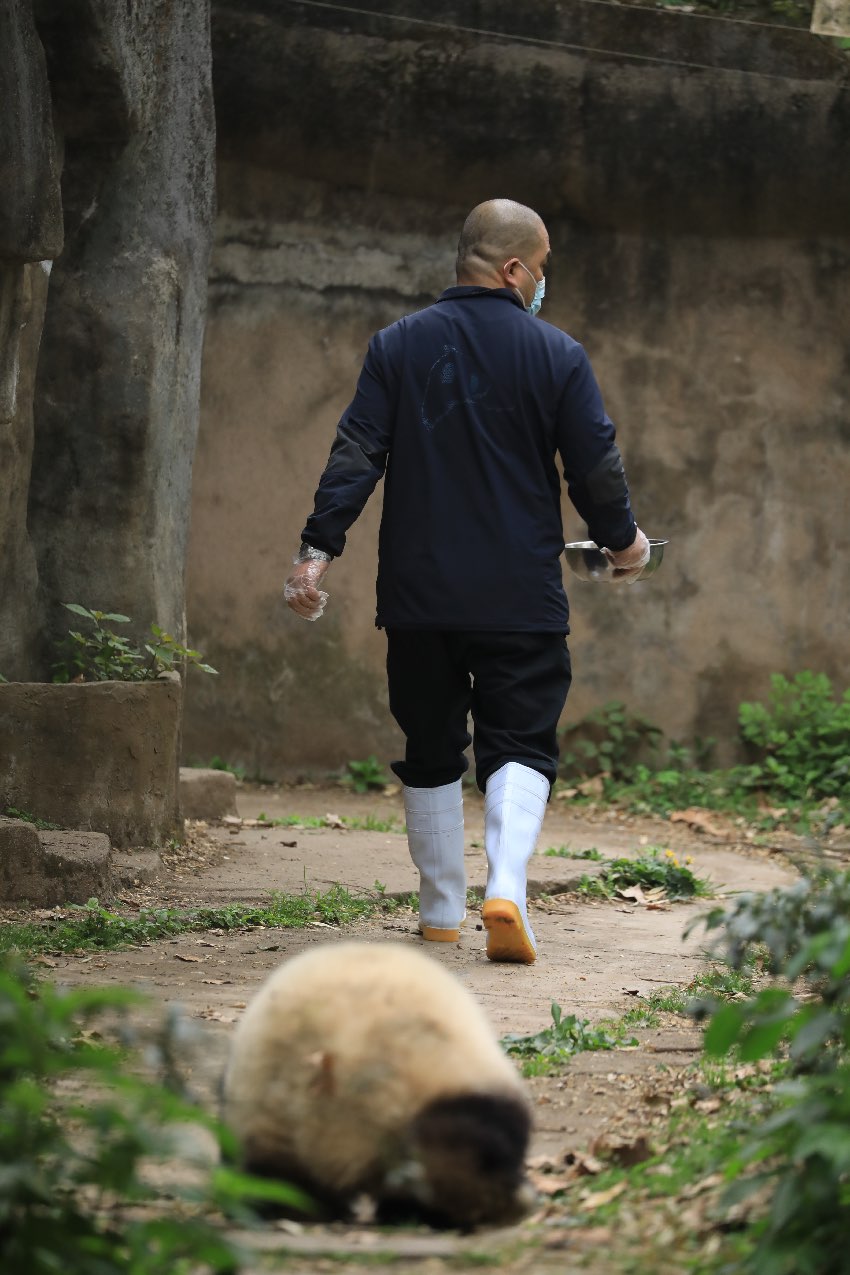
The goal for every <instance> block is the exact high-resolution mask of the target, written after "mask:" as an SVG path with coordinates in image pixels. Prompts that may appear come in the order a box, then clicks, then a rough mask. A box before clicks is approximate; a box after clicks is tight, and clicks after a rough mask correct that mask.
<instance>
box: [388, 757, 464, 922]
mask: <svg viewBox="0 0 850 1275" xmlns="http://www.w3.org/2000/svg"><path fill="white" fill-rule="evenodd" d="M403 791H404V813H405V820H406V823H407V844H408V846H409V847H410V857H411V859H412V860H413V862H414V863H415V865H416V867H417V868H418V869H419V929H420V931H421V932H422V936H423V938H426V939H430V940H432V941H433V942H436V943H456V942H457V941H458V939H459V938H460V927H461V925H462V924H463V921H464V918H465V917H466V870H465V868H464V862H463V792H462V789H461V783H460V780H459V779H456V780H455V782H454V783H453V784H442V785H441V786H440V787H439V788H408V787H407V786H406V785H405V786H404V789H403Z"/></svg>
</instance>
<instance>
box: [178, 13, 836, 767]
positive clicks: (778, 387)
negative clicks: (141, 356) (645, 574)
mask: <svg viewBox="0 0 850 1275" xmlns="http://www.w3.org/2000/svg"><path fill="white" fill-rule="evenodd" d="M377 7H379V8H382V9H384V10H385V11H387V12H389V11H393V12H395V13H396V14H402V13H404V12H405V11H407V12H409V13H411V14H416V13H418V12H421V6H419V7H417V6H415V5H412V4H411V5H405V4H404V3H403V2H402V0H396V3H393V4H389V3H387V4H383V5H379V6H377ZM563 9H564V7H563V6H560V7H559V6H553V5H550V4H547V3H544V0H535V2H533V3H528V4H525V5H523V6H522V7H521V9H519V10H518V9H517V6H515V5H509V4H507V3H504V4H502V3H498V2H494V3H493V4H492V5H488V6H487V23H486V25H487V27H488V28H489V29H490V31H491V32H493V31H497V30H499V29H500V24H501V30H503V31H504V32H506V33H509V35H510V36H511V38H501V37H499V36H498V35H494V34H490V35H487V36H483V35H476V34H474V33H473V32H471V31H469V30H467V31H461V32H458V31H457V30H455V31H452V30H443V29H442V28H439V27H430V26H423V25H409V24H405V23H404V22H397V21H390V20H388V19H386V18H383V19H367V18H357V17H355V16H353V15H350V14H349V15H345V16H344V26H343V25H342V23H343V15H339V14H336V15H334V14H332V13H330V12H329V11H326V10H318V9H317V10H310V9H309V8H304V9H301V8H300V7H296V6H291V5H288V4H282V3H276V2H274V0H267V2H266V3H265V4H256V3H255V4H253V5H251V6H250V7H248V6H246V7H245V8H244V10H243V11H242V12H240V13H239V14H235V11H234V9H233V7H232V6H231V7H225V6H220V7H219V8H218V10H217V9H216V7H215V6H214V10H213V41H214V43H213V49H214V85H215V92H216V106H217V118H218V130H219V206H220V212H219V223H218V233H217V244H216V248H215V252H214V260H213V273H212V280H211V291H210V311H209V314H208V327H207V336H206V350H205V358H204V369H203V377H202V422H201V431H200V439H199V449H198V454H197V457H196V466H195V480H194V483H195V485H194V495H193V507H192V531H191V543H190V559H189V627H190V633H191V637H192V640H193V642H194V643H195V644H196V645H198V646H200V647H201V648H202V649H203V650H204V651H205V652H206V654H207V656H208V657H209V658H210V659H211V660H212V662H213V663H214V664H215V665H216V666H217V667H219V668H220V669H221V672H222V677H221V678H220V679H217V680H215V681H213V680H212V679H205V680H203V681H201V680H200V679H198V678H195V679H190V685H189V693H188V707H187V716H186V722H185V751H186V753H187V755H188V756H190V757H193V758H198V759H203V758H209V757H210V756H211V755H213V754H214V753H218V754H220V755H222V756H225V757H227V758H228V760H230V761H233V762H237V761H238V762H241V763H242V764H245V765H247V766H248V767H249V768H251V769H255V770H259V771H261V772H263V773H266V774H270V775H273V776H274V775H278V774H281V773H283V772H285V771H289V770H292V769H295V770H298V769H301V770H309V769H311V768H315V769H321V768H327V767H330V766H334V765H338V764H339V763H341V762H342V761H344V760H345V759H347V758H351V757H362V756H364V755H366V754H367V753H369V752H372V751H375V752H377V753H378V754H379V755H382V756H384V757H390V756H395V755H397V753H398V748H399V735H398V732H397V731H396V729H395V727H394V724H393V723H392V721H391V719H390V718H389V714H388V712H387V708H386V692H385V687H384V672H383V654H384V639H383V635H382V634H380V633H378V632H376V631H375V629H374V627H373V619H374V574H375V548H376V537H377V527H378V522H379V517H380V489H379V491H378V492H376V494H375V496H374V497H373V500H372V502H371V504H370V506H369V507H368V508H367V510H366V512H365V514H364V515H363V517H362V518H361V520H360V521H359V523H358V524H356V526H355V527H354V529H353V531H352V534H351V536H350V540H349V546H348V548H347V549H346V553H345V555H344V557H343V558H342V559H341V560H340V561H339V562H338V563H336V564H335V565H334V566H333V568H332V571H331V574H330V576H329V580H328V586H329V590H330V592H331V604H330V606H329V608H328V610H327V611H326V613H325V615H324V617H323V618H322V619H321V621H319V623H318V624H315V625H308V624H305V623H304V622H303V621H300V620H298V619H297V618H296V617H294V616H292V615H291V614H290V613H288V612H287V611H286V609H285V608H284V606H283V604H282V601H281V585H282V581H283V579H284V578H285V576H286V574H287V571H288V566H289V561H290V558H291V554H292V552H293V550H294V548H295V547H296V546H297V543H298V533H299V531H300V529H301V527H302V525H303V522H304V519H305V517H306V514H307V513H308V512H309V509H310V507H311V502H312V493H313V490H314V488H315V484H316V481H317V479H318V476H319V473H320V471H321V468H322V466H323V464H324V461H325V458H326V455H327V451H328V448H329V446H330V442H331V439H332V436H333V430H334V427H335V424H336V421H337V419H338V416H339V414H340V412H341V410H342V409H343V407H344V406H345V404H346V402H347V401H348V399H349V398H350V396H351V393H352V391H353V387H354V383H355V380H356V376H357V372H358V370H359V366H360V362H361V359H362V356H363V353H364V351H365V348H366V344H367V341H368V338H369V336H370V335H371V333H372V332H373V331H374V330H375V329H376V328H378V327H381V326H383V325H385V324H387V323H389V322H392V321H393V320H394V319H395V318H397V317H398V316H399V315H401V314H404V313H406V312H408V311H410V310H412V309H416V308H419V307H421V306H423V305H426V304H428V302H429V301H430V300H431V299H432V298H433V297H434V296H436V295H437V294H438V293H439V292H440V291H441V290H442V288H443V287H445V286H447V285H449V284H451V283H452V282H453V274H452V265H453V259H454V247H455V243H456V239H457V233H458V230H459V228H460V224H461V222H462V220H463V217H464V216H465V214H466V212H467V211H468V210H469V208H470V207H471V206H472V205H473V204H474V203H476V202H477V201H478V200H480V199H483V198H488V197H491V196H493V195H507V196H510V197H513V198H516V199H521V200H523V201H524V202H528V203H531V204H533V205H534V206H536V207H537V208H538V209H539V210H540V212H541V213H542V215H543V216H544V217H545V219H546V221H547V224H548V226H549V229H550V234H551V237H552V243H553V266H552V270H551V274H550V278H549V279H548V280H547V298H546V302H545V308H544V314H545V317H546V318H547V319H548V320H549V321H550V322H553V323H556V324H558V325H559V326H561V327H563V328H565V329H566V330H567V331H569V332H570V333H571V334H572V335H573V336H575V337H577V338H578V339H580V340H581V341H583V342H584V343H585V345H586V346H587V348H588V350H589V352H590V354H591V357H592V360H593V363H594V366H595V368H596V372H597V375H598V378H599V380H600V383H601V385H602V388H603V393H604V395H605V398H606V404H607V406H608V410H609V412H610V413H611V415H612V416H613V417H614V419H615V421H616V422H617V424H618V426H619V430H620V442H621V446H622V450H623V453H624V457H625V460H626V467H627V472H628V474H629V477H630V481H631V485H632V488H633V492H634V498H635V506H636V510H637V514H638V517H639V520H640V522H641V525H642V526H643V527H644V529H645V530H646V531H647V533H648V534H651V535H662V536H667V537H669V538H670V541H671V544H670V546H669V549H668V552H667V557H666V559H665V563H664V566H663V567H662V570H661V572H660V573H659V574H658V576H656V577H655V578H654V579H653V580H652V581H651V582H647V583H645V584H643V585H640V586H637V587H635V588H633V589H624V590H612V591H606V590H605V589H604V588H602V587H594V586H592V585H584V584H581V583H579V582H577V581H576V582H574V583H573V584H570V582H569V581H567V584H568V590H569V594H570V599H571V604H572V610H573V638H572V641H571V646H572V650H573V656H574V666H575V682H574V689H573V692H572V694H571V698H570V701H569V704H568V707H567V713H566V715H565V723H566V722H568V721H572V720H575V718H576V717H577V716H579V715H581V714H582V713H584V712H585V711H587V710H588V709H590V708H591V707H593V706H594V705H596V704H599V703H601V702H603V701H605V700H607V699H612V698H619V699H624V700H626V701H627V702H628V703H629V704H630V705H632V706H633V707H634V708H635V709H637V710H639V711H641V712H643V713H645V714H647V715H648V716H649V717H650V718H652V719H653V720H654V721H657V722H659V723H660V724H661V725H663V726H664V727H665V729H666V730H667V731H669V732H670V733H671V734H673V735H674V736H676V737H678V738H684V739H688V738H690V737H692V736H694V735H701V736H705V735H707V734H713V735H717V736H719V737H720V738H721V739H723V740H726V741H729V742H730V743H731V741H732V740H733V738H734V733H735V716H736V707H737V704H738V702H739V701H740V700H741V699H743V698H747V697H750V698H755V697H759V696H761V695H763V694H764V692H765V690H766V688H767V685H768V678H769V674H770V673H771V672H772V671H774V670H782V671H785V672H793V671H794V670H795V669H797V668H802V667H812V668H818V669H823V670H825V671H826V672H828V673H830V674H832V675H833V676H834V677H835V678H836V679H837V680H838V682H839V683H840V684H841V685H842V686H843V685H844V684H845V683H846V674H845V671H844V670H845V660H844V653H845V649H846V638H845V633H844V630H845V625H846V619H847V592H848V590H847V584H846V569H845V565H844V564H845V563H846V560H847V552H848V548H850V544H848V541H850V527H848V518H847V515H846V498H845V493H846V490H847V486H848V480H850V410H848V403H850V361H848V354H847V347H848V334H850V309H849V308H848V287H847V285H848V281H850V238H848V237H847V234H848V231H847V228H848V226H850V165H848V163H847V158H848V156H847V141H846V139H847V137H848V127H847V126H848V123H850V92H848V75H847V70H846V64H845V63H843V62H841V61H840V60H839V59H838V58H837V56H836V55H835V53H834V51H833V50H831V49H830V48H829V47H827V46H826V45H824V44H822V43H820V42H818V41H817V40H816V39H814V38H813V37H810V36H808V34H807V33H804V32H793V31H792V32H787V33H783V32H775V31H766V30H763V29H755V28H741V27H740V26H738V25H736V24H730V23H721V22H715V21H714V20H710V19H702V20H698V21H697V20H689V19H688V18H687V17H684V16H682V15H671V14H662V13H654V12H652V11H649V12H638V11H636V10H631V9H629V10H623V11H617V10H613V11H612V10H611V9H609V8H607V7H606V6H598V5H591V4H589V3H584V2H583V0H575V3H573V4H571V5H570V6H568V12H566V13H564V12H563ZM249 10H250V11H249ZM430 16H431V20H439V21H442V22H445V23H446V24H447V25H448V26H452V25H454V26H456V27H457V26H460V27H463V28H474V27H480V26H482V21H481V6H479V5H476V4H474V3H472V0H469V2H468V3H462V2H461V0H456V2H455V3H443V4H440V5H439V6H436V7H435V11H434V14H433V15H430ZM517 35H520V36H523V35H524V36H526V37H528V38H527V39H523V40H519V39H517V38H515V37H516V36H517ZM540 37H543V38H544V39H545V41H546V43H540V42H538V43H535V42H534V39H535V38H536V39H537V40H538V41H539V39H540ZM577 44H583V45H586V46H589V47H591V48H593V49H600V48H601V49H608V50H612V52H609V53H605V54H599V53H595V54H594V53H588V52H586V51H582V50H580V49H576V48H575V47H573V46H575V45H577ZM636 52H638V53H639V52H643V53H644V54H645V55H646V56H647V57H649V58H653V59H654V58H661V59H665V58H666V59H670V60H672V61H679V62H686V63H690V64H691V65H690V66H689V67H683V66H672V65H667V64H665V63H664V62H663V61H661V62H657V61H638V60H636V59H635V58H633V57H630V56H626V54H629V53H630V54H634V53H636ZM789 77H792V78H791V79H790V80H789ZM565 516H566V529H567V534H568V538H572V537H578V536H583V535H584V534H585V532H584V527H583V526H582V524H580V522H579V521H578V519H577V518H576V516H575V514H574V513H573V512H572V511H571V510H569V509H566V510H565ZM471 569H474V564H471ZM726 753H727V755H728V753H729V748H728V747H727V749H726Z"/></svg>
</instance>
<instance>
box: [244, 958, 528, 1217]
mask: <svg viewBox="0 0 850 1275" xmlns="http://www.w3.org/2000/svg"><path fill="white" fill-rule="evenodd" d="M222 1114H223V1119H224V1122H225V1123H226V1124H227V1125H229V1127H230V1129H231V1130H232V1131H233V1133H235V1135H236V1137H237V1141H238V1142H239V1144H240V1146H241V1157H242V1159H241V1163H242V1167H243V1168H244V1169H245V1170H246V1171H247V1172H250V1173H253V1174H257V1175H261V1176H265V1177H270V1178H276V1179H279V1180H281V1181H285V1182H288V1183H290V1184H292V1185H295V1186H298V1187H300V1188H301V1189H302V1190H304V1191H305V1192H306V1193H307V1194H308V1195H310V1196H311V1197H312V1199H313V1200H314V1201H315V1202H316V1203H317V1205H318V1208H319V1216H321V1217H322V1218H323V1219H325V1220H328V1219H333V1218H344V1217H347V1216H350V1210H351V1206H352V1204H353V1203H354V1201H355V1199H356V1198H357V1197H360V1196H363V1195H367V1196H369V1197H371V1199H372V1202H373V1204H374V1207H375V1213H376V1217H377V1219H378V1220H379V1221H382V1222H392V1221H401V1220H414V1219H415V1220H420V1221H425V1222H427V1223H429V1224H431V1225H432V1226H441V1227H458V1228H460V1229H466V1230H469V1229H472V1228H474V1227H475V1226H478V1225H482V1224H488V1223H491V1224H492V1223H498V1224H505V1223H508V1222H511V1221H516V1220H517V1219H518V1218H519V1217H521V1216H522V1214H523V1213H524V1212H525V1211H526V1208H527V1206H528V1204H529V1203H530V1197H531V1191H530V1188H529V1187H528V1186H527V1184H526V1183H525V1180H524V1177H523V1161H524V1157H525V1152H526V1147H527V1145H528V1139H529V1135H530V1132H531V1107H530V1103H529V1100H528V1097H527V1096H526V1092H525V1089H524V1086H523V1082H522V1080H521V1079H520V1077H519V1075H518V1073H517V1071H516V1069H515V1068H514V1066H513V1065H512V1064H511V1063H510V1062H509V1060H508V1059H507V1058H506V1057H505V1055H504V1054H503V1052H502V1050H501V1048H500V1047H499V1044H498V1042H497V1040H496V1038H495V1035H494V1033H493V1030H492V1028H491V1026H490V1024H489V1023H488V1021H487V1019H486V1017H485V1015H484V1013H483V1011H482V1009H481V1007H480V1006H479V1005H478V1003H477V1001H476V1000H475V999H474V997H473V996H472V995H471V994H470V993H469V992H468V991H467V990H466V989H465V988H464V987H463V986H462V985H461V984H460V983H459V982H458V980H457V979H456V978H455V977H454V975H452V974H450V973H449V972H448V971H446V970H445V969H444V968H443V967H442V966H441V965H439V964H438V963H437V962H436V961H435V960H434V959H433V958H431V957H429V956H425V955H424V954H423V953H421V952H419V951H417V950H416V949H413V948H408V947H405V946H403V945H402V944H398V943H365V942H341V943H333V944H326V945H323V946H321V947H319V948H315V949H313V950H312V951H308V952H304V953H302V954H301V955H299V956H296V957H294V958H293V959H292V960H290V961H287V962H286V963H285V964H284V965H282V966H280V967H279V968H278V969H277V970H276V971H275V972H274V973H273V974H272V975H271V976H270V977H269V978H268V980H267V981H266V982H265V984H264V985H263V986H262V987H261V989H260V990H259V992H258V993H257V995H256V996H255V997H254V999H253V1000H252V1001H251V1003H250V1004H249V1006H248V1008H247V1010H246V1012H245V1014H244V1016H243V1018H242V1019H241V1021H240V1023H239V1025H238V1027H237V1029H236V1032H235V1034H234V1038H233V1042H232V1047H231V1051H230V1056H229V1059H228V1063H227V1067H226V1070H225V1075H224V1082H223V1113H222Z"/></svg>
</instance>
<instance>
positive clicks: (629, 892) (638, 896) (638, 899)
mask: <svg viewBox="0 0 850 1275" xmlns="http://www.w3.org/2000/svg"><path fill="white" fill-rule="evenodd" d="M617 894H618V895H619V896H620V898H621V899H631V900H632V901H633V902H634V903H646V895H645V894H644V892H643V890H642V889H641V888H640V886H639V885H628V886H625V888H624V889H622V890H618V891H617Z"/></svg>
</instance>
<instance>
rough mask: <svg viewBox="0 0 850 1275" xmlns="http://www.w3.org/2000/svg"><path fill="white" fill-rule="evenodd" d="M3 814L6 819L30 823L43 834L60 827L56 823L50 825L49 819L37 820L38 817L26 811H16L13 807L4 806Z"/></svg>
mask: <svg viewBox="0 0 850 1275" xmlns="http://www.w3.org/2000/svg"><path fill="white" fill-rule="evenodd" d="M3 814H4V815H5V816H6V818H7V819H22V820H23V822H24V823H31V824H33V825H34V827H36V828H40V829H41V830H42V831H43V832H51V831H56V830H57V829H59V828H61V826H62V825H61V824H58V823H51V822H50V820H49V819H39V817H38V815H31V814H30V812H29V811H28V810H16V809H15V807H14V806H6V807H5V808H4V810H3Z"/></svg>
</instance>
